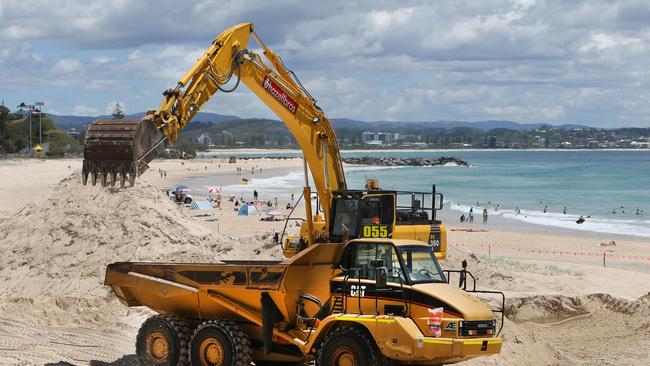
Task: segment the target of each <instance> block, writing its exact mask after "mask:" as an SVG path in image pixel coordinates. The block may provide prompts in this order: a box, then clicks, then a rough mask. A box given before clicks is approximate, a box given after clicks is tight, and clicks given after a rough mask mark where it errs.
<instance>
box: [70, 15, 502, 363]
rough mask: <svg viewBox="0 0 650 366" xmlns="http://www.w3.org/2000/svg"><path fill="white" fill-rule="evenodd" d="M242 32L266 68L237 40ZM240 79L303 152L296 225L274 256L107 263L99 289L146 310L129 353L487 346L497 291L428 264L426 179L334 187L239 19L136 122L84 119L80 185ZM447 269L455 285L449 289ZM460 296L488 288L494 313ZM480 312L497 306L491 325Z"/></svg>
mask: <svg viewBox="0 0 650 366" xmlns="http://www.w3.org/2000/svg"><path fill="white" fill-rule="evenodd" d="M250 37H252V38H253V39H255V40H256V41H257V44H258V45H259V47H260V48H261V49H262V52H263V55H264V56H265V57H266V59H267V61H268V62H269V64H267V63H265V62H264V61H262V59H261V57H260V56H259V55H258V54H257V53H255V52H252V51H250V50H249V49H248V40H249V38H250ZM233 77H234V78H236V80H234V81H231V83H230V84H234V86H233V87H230V88H227V87H226V85H227V83H228V82H229V81H230V80H231V79H232V78H233ZM240 82H242V83H244V84H245V85H246V86H247V87H248V88H249V89H250V90H251V91H252V92H253V93H254V94H255V95H257V96H258V97H259V98H260V99H261V100H262V101H263V102H264V103H265V104H266V105H267V106H269V108H271V109H272V110H273V111H274V112H275V113H276V114H277V115H278V117H280V119H281V120H282V121H283V122H284V123H285V124H286V125H287V127H288V128H289V130H290V132H291V133H292V134H293V136H294V138H295V139H296V141H297V142H298V144H299V146H300V148H301V149H302V151H303V154H304V161H305V188H304V192H303V197H304V201H305V205H306V220H305V223H304V224H303V225H302V226H301V231H300V235H299V236H297V237H289V238H287V240H286V241H285V242H284V254H285V256H286V257H287V259H286V260H284V261H222V262H218V263H214V264H172V263H132V262H120V263H113V264H111V265H109V266H108V268H107V271H106V278H105V284H106V285H109V286H111V287H112V288H113V291H114V293H115V294H116V295H117V297H118V298H119V299H120V300H121V301H122V302H123V303H125V304H126V305H128V306H146V307H149V308H150V309H152V310H154V311H156V312H157V313H159V315H156V316H153V317H151V318H149V319H147V320H146V321H145V322H144V323H143V325H142V327H141V328H140V331H139V333H138V336H137V340H136V353H137V356H138V359H139V360H140V362H141V363H142V364H143V365H177V364H180V365H183V364H188V363H191V364H192V365H235V366H243V365H248V364H249V363H250V362H251V361H254V362H255V363H256V364H257V365H262V364H272V365H277V364H283V363H289V364H291V363H293V364H302V363H305V362H309V361H315V362H316V363H317V364H318V365H323V366H325V365H337V366H343V365H359V366H370V365H388V364H389V363H395V364H420V365H437V364H442V363H453V362H458V361H462V360H465V359H468V358H472V357H477V356H484V355H491V354H496V353H499V352H500V350H501V344H502V340H501V339H500V338H498V336H497V335H498V330H499V331H500V326H502V324H503V305H504V301H505V298H504V296H503V293H501V292H493V291H479V290H477V289H476V281H475V280H474V278H473V276H472V275H471V273H470V272H468V271H466V269H465V268H463V269H462V270H458V271H451V270H443V269H442V268H441V267H440V264H439V263H438V260H437V257H441V258H444V255H445V252H446V235H445V231H444V226H443V225H442V224H441V223H440V222H439V221H438V220H436V217H435V214H436V211H437V210H439V209H441V208H442V195H440V194H439V193H436V192H435V186H434V188H433V190H432V192H400V191H387V190H382V189H380V188H378V185H377V183H376V182H375V181H369V182H368V184H367V186H366V189H363V190H350V189H348V188H347V185H346V182H345V176H344V173H343V166H342V163H341V158H340V156H339V148H338V144H337V140H336V136H335V134H334V130H333V128H332V126H331V124H330V122H329V120H328V118H327V116H326V115H325V113H323V111H322V110H321V109H320V108H319V107H318V106H317V104H316V102H315V100H314V98H313V97H312V96H311V95H310V94H309V93H308V92H307V90H305V88H304V87H302V85H301V84H300V81H299V80H298V78H297V77H296V76H295V75H294V74H293V72H291V71H289V70H288V69H287V68H286V67H285V66H284V64H283V63H282V61H281V59H280V58H279V57H278V56H277V55H276V54H275V53H273V51H272V50H271V49H269V48H267V47H266V46H265V45H264V43H263V42H262V41H261V40H260V38H259V37H258V36H257V34H256V33H255V32H254V31H253V24H250V23H244V24H239V25H237V26H234V27H232V28H230V29H228V30H226V31H225V32H223V33H222V34H221V35H219V36H218V37H217V38H216V39H215V40H214V41H213V42H212V45H211V46H210V48H209V49H208V50H207V51H206V52H205V53H204V54H203V55H202V56H201V57H200V58H199V60H198V61H197V62H196V64H195V65H194V66H193V67H192V68H191V69H190V70H189V71H188V72H187V73H186V74H185V75H184V76H183V77H182V78H181V79H180V80H179V82H178V86H177V87H176V88H175V89H172V90H167V91H165V92H164V93H163V94H164V100H163V102H162V103H161V105H160V107H159V108H158V109H157V110H155V111H151V112H149V113H148V114H147V115H146V116H145V117H144V118H143V119H142V120H135V121H96V122H94V123H93V124H92V125H91V126H90V128H89V130H88V132H87V135H86V144H85V147H84V162H83V180H84V184H85V183H87V181H88V178H90V179H91V183H92V184H96V183H97V181H98V180H99V181H100V182H101V184H102V185H108V184H111V185H114V184H115V183H116V182H117V181H118V180H119V181H120V182H121V185H125V182H126V181H127V180H128V181H129V182H130V184H131V185H133V184H134V181H135V178H136V177H137V176H138V175H140V174H141V173H142V172H144V171H145V170H146V169H147V164H148V163H149V162H150V161H151V160H152V159H153V158H154V157H155V156H156V154H157V153H158V152H159V151H160V149H161V148H162V147H163V146H164V144H165V142H166V141H167V140H169V141H174V140H176V139H177V137H178V135H179V133H180V131H181V130H182V128H183V127H184V126H185V125H186V124H187V123H189V121H190V120H191V119H192V117H193V116H194V115H195V114H196V113H197V112H198V111H199V110H200V109H201V107H202V106H203V105H204V104H205V103H206V102H207V101H208V100H209V99H210V98H211V97H212V95H214V94H215V93H216V92H217V91H222V92H230V91H233V90H234V89H235V88H236V87H237V86H238V85H239V83H240ZM308 170H309V171H310V172H311V176H312V178H313V181H314V186H315V187H316V190H317V201H316V202H317V203H316V204H315V205H314V207H312V202H311V197H312V193H311V188H310V184H309V179H308V176H309V175H308ZM427 202H428V204H427ZM452 274H453V275H458V277H459V285H460V287H461V288H459V287H456V286H452V285H450V284H449V281H450V276H451V275H452ZM468 279H471V280H473V284H471V285H468ZM468 286H469V287H468ZM469 293H482V294H485V295H487V296H491V295H494V296H500V298H501V308H500V309H496V310H492V309H490V307H488V306H487V305H485V304H484V303H483V302H481V301H479V300H478V299H476V298H475V297H472V296H470V295H469ZM494 311H497V312H500V313H501V315H502V316H501V323H500V324H499V325H500V326H499V327H497V319H496V318H495V316H494ZM497 329H498V330H497Z"/></svg>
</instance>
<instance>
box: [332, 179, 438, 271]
mask: <svg viewBox="0 0 650 366" xmlns="http://www.w3.org/2000/svg"><path fill="white" fill-rule="evenodd" d="M442 205H443V196H442V194H440V193H436V190H435V185H434V186H433V190H432V192H405V191H386V190H380V189H370V190H367V191H363V190H356V191H355V190H345V191H336V192H334V195H333V199H332V205H331V207H332V209H331V210H332V211H331V215H330V217H331V218H332V219H331V225H330V227H329V241H330V242H335V243H336V242H345V241H347V240H352V239H363V238H392V239H414V240H420V241H422V242H425V243H429V245H430V246H431V248H432V250H433V251H434V253H435V255H436V258H437V259H444V258H445V256H446V251H447V236H446V231H445V227H444V225H443V224H442V223H441V222H440V221H439V220H437V219H436V212H437V211H439V210H441V209H442Z"/></svg>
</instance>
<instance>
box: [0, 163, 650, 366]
mask: <svg viewBox="0 0 650 366" xmlns="http://www.w3.org/2000/svg"><path fill="white" fill-rule="evenodd" d="M80 167H81V160H80V159H70V160H0V180H1V181H2V183H3V184H1V185H0V194H1V195H2V197H3V204H2V205H0V249H1V250H2V252H3V256H2V258H1V259H0V282H1V283H2V284H3V285H2V286H1V287H0V309H1V310H2V315H0V364H7V365H44V364H53V365H70V364H72V365H131V364H134V363H135V356H134V352H135V345H134V342H135V336H136V334H137V330H138V328H139V326H140V324H141V322H142V321H143V320H144V319H145V318H146V317H147V316H149V315H150V314H151V312H150V311H149V310H147V309H129V308H127V307H126V306H124V305H122V304H120V303H119V302H118V301H117V300H116V299H115V297H114V296H113V295H112V294H111V292H110V291H109V290H108V289H107V288H106V287H104V286H103V285H102V282H103V275H104V270H105V266H106V264H108V263H111V262H115V261H118V260H129V261H133V260H152V261H174V262H182V261H188V262H201V261H202V262H209V261H215V260H218V259H220V258H229V259H234V258H237V259H271V258H277V259H279V258H281V256H282V255H281V252H280V248H279V247H278V246H277V245H275V244H273V241H272V237H273V233H274V232H279V231H281V230H282V226H283V225H284V222H261V221H260V216H249V217H238V216H236V212H235V211H234V203H233V202H229V201H228V200H227V199H224V200H223V202H222V210H217V211H215V212H212V213H210V214H208V215H207V216H205V215H200V214H197V213H196V211H191V210H189V209H188V207H186V206H185V205H177V204H175V203H173V202H172V201H171V200H169V199H168V198H167V197H165V193H164V190H166V189H170V188H173V186H174V185H175V184H177V183H183V181H184V180H189V179H193V178H196V177H205V176H207V175H209V176H210V177H212V178H213V179H214V184H215V185H224V186H228V185H234V184H239V183H240V182H241V180H242V178H251V177H257V178H269V177H274V176H277V175H284V174H287V172H289V171H300V170H301V169H302V160H300V159H255V160H239V161H238V162H237V163H236V164H229V163H228V162H227V161H226V160H225V159H221V158H213V159H198V160H187V161H180V160H157V161H155V162H153V163H152V164H151V169H150V171H148V172H147V173H145V174H144V175H143V177H142V179H140V180H138V182H137V183H136V186H135V187H133V188H129V189H118V188H101V187H90V186H83V185H81V184H80V173H79V169H80ZM238 167H239V168H241V172H242V173H241V174H238V171H237V168H238ZM260 168H261V171H260V170H259V169H260ZM161 171H163V172H166V173H167V176H166V178H165V174H164V173H163V177H161V176H160V172H161ZM251 171H254V173H251ZM193 193H196V194H197V195H198V196H200V197H203V196H207V194H206V193H205V192H193ZM260 195H261V197H262V198H263V199H265V200H266V199H271V197H266V196H265V192H264V191H261V192H260ZM286 203H287V202H286V200H284V201H282V200H281V202H279V206H280V207H281V208H283V207H284V205H286ZM298 213H299V211H298ZM455 216H456V213H453V211H452V213H449V214H448V215H447V214H445V216H443V217H444V218H445V222H446V224H447V225H448V230H449V232H448V240H449V255H448V258H447V259H446V260H445V261H443V262H442V265H443V267H445V268H460V263H461V261H462V260H463V259H466V260H468V262H469V270H470V271H472V272H473V273H474V275H475V276H476V278H477V279H478V282H479V287H481V288H485V289H495V290H500V291H504V292H505V294H506V296H507V302H506V321H505V324H504V328H503V333H502V336H503V338H504V339H505V344H504V348H503V351H502V353H501V355H499V356H495V357H489V358H480V359H476V360H470V361H467V362H465V363H462V364H466V365H646V364H647V362H648V361H647V349H648V348H649V347H650V320H648V319H650V318H649V317H650V292H649V291H650V286H648V283H650V243H649V242H648V241H647V240H645V241H644V240H642V239H635V238H620V237H616V238H614V240H615V245H603V244H602V243H606V244H609V243H610V241H611V240H612V239H613V238H612V237H611V236H608V235H605V234H594V233H584V234H583V233H573V232H568V231H557V230H554V229H553V228H550V227H549V228H547V229H546V231H542V230H526V229H525V227H524V228H523V229H522V228H521V227H520V228H519V229H518V230H508V227H507V226H505V225H495V226H494V227H492V226H491V225H490V224H489V223H488V224H486V225H483V224H474V225H471V226H470V225H461V224H459V223H457V220H456V219H453V220H452V217H455ZM522 227H523V226H522ZM291 230H297V228H296V227H291ZM603 256H604V257H605V265H603ZM486 301H492V300H491V299H486Z"/></svg>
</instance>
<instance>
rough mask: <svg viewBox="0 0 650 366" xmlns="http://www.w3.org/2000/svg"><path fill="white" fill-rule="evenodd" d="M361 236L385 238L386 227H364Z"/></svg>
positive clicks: (386, 233) (386, 235)
mask: <svg viewBox="0 0 650 366" xmlns="http://www.w3.org/2000/svg"><path fill="white" fill-rule="evenodd" d="M363 236H364V237H365V238H387V237H388V226H386V225H364V226H363Z"/></svg>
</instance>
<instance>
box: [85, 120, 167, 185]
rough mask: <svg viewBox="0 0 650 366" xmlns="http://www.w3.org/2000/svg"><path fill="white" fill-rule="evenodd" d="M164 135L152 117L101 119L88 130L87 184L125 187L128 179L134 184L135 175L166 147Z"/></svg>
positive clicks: (86, 153) (143, 170) (144, 169)
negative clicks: (150, 118)
mask: <svg viewBox="0 0 650 366" xmlns="http://www.w3.org/2000/svg"><path fill="white" fill-rule="evenodd" d="M163 141H164V137H163V135H162V133H161V132H160V131H159V130H158V128H157V127H156V125H155V124H154V123H153V122H152V121H151V120H148V119H141V120H97V121H95V122H93V123H92V124H91V125H90V127H88V131H87V132H86V142H85V144H84V162H83V169H82V179H83V184H84V185H85V184H87V183H88V178H89V177H90V181H91V183H92V185H93V186H94V185H96V184H97V181H98V180H99V181H100V183H101V184H102V186H107V185H109V184H110V185H111V186H115V183H116V182H117V181H118V180H119V182H120V185H121V186H122V187H124V186H125V183H126V181H127V180H128V181H129V184H130V185H131V186H133V184H134V183H135V178H136V177H137V176H139V175H140V174H142V173H144V172H145V171H146V170H147V169H148V168H149V166H148V165H147V164H148V163H149V162H150V161H151V160H153V159H154V158H155V157H156V155H158V153H159V152H160V151H162V149H163V143H162V142H163Z"/></svg>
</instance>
